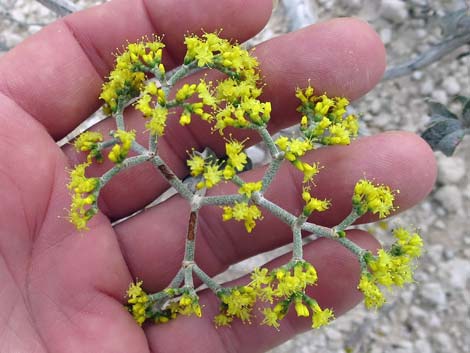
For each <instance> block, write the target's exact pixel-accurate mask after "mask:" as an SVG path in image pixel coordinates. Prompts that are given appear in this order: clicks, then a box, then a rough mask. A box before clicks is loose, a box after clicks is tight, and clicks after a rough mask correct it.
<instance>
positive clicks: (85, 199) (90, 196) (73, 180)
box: [67, 162, 99, 230]
mask: <svg viewBox="0 0 470 353" xmlns="http://www.w3.org/2000/svg"><path fill="white" fill-rule="evenodd" d="M90 164H91V162H86V163H82V164H78V165H77V166H75V168H74V169H73V170H71V171H70V182H69V184H68V185H67V187H68V189H69V190H71V191H72V192H73V194H72V203H71V205H70V211H69V220H70V222H71V223H72V224H74V225H75V227H76V228H77V229H78V230H84V229H87V221H88V220H90V219H91V218H92V217H93V216H94V215H95V214H96V213H97V212H98V208H97V205H96V201H97V200H96V197H97V195H95V193H94V192H95V191H96V190H97V188H98V186H99V180H98V178H87V177H86V176H85V170H86V168H87V167H89V166H90Z"/></svg>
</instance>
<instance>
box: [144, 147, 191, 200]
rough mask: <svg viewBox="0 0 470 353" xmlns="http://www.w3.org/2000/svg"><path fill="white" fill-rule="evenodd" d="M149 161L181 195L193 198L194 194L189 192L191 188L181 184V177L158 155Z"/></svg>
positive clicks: (187, 198) (188, 198) (189, 198)
mask: <svg viewBox="0 0 470 353" xmlns="http://www.w3.org/2000/svg"><path fill="white" fill-rule="evenodd" d="M151 162H152V164H153V165H154V166H155V167H156V168H157V169H158V171H159V172H160V174H161V175H162V176H163V177H164V178H165V179H166V180H167V181H168V183H169V184H170V185H171V186H173V187H174V188H175V189H176V190H177V191H178V193H179V194H180V195H181V196H182V197H184V198H185V199H186V200H188V201H191V200H192V199H193V196H194V194H193V193H192V192H191V190H189V188H188V187H187V186H186V185H185V184H183V182H182V181H181V179H179V178H178V177H177V176H176V174H175V173H174V172H173V171H172V170H171V169H170V167H168V165H167V164H166V163H165V162H164V161H163V160H162V159H161V158H160V157H159V156H155V157H153V158H152V159H151Z"/></svg>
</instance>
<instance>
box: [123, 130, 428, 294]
mask: <svg viewBox="0 0 470 353" xmlns="http://www.w3.org/2000/svg"><path fill="white" fill-rule="evenodd" d="M410 151H413V153H412V154H411V153H410ZM308 159H309V160H310V161H312V160H314V161H318V162H319V163H320V164H321V165H322V166H324V168H323V169H322V170H321V172H320V174H319V175H318V178H317V179H316V181H315V182H316V187H315V188H314V189H313V190H312V193H313V195H314V196H317V197H321V198H323V197H324V198H328V199H331V203H332V207H331V210H329V211H327V212H322V213H318V215H317V216H316V217H313V218H312V221H314V222H315V223H317V224H322V225H328V226H334V225H337V224H339V223H340V222H341V221H342V220H343V219H344V218H345V216H346V215H347V214H348V213H349V212H350V211H351V208H352V203H351V197H352V193H353V189H354V185H355V183H356V182H357V181H358V180H359V179H360V178H362V177H363V176H364V174H365V175H366V176H367V177H368V178H370V179H375V181H376V182H377V183H384V184H387V185H390V186H391V187H392V188H393V189H400V190H401V192H400V193H399V194H398V195H397V200H396V205H397V206H398V207H399V211H403V210H406V209H407V208H409V207H411V206H412V205H414V204H416V203H417V202H419V201H420V200H422V199H423V198H424V197H425V196H426V195H427V194H428V193H429V192H430V190H431V188H432V185H433V184H434V180H435V176H436V168H435V162H434V157H433V153H432V151H431V150H430V149H429V147H428V145H427V144H426V143H425V142H424V141H422V140H421V139H420V138H419V137H417V136H416V135H413V134H410V133H386V134H381V135H377V136H372V137H367V138H363V139H360V140H358V141H356V142H354V143H353V144H351V145H350V146H348V147H332V148H325V149H320V150H318V151H314V153H312V154H311V155H310V156H309V158H308ZM242 177H243V178H244V179H245V180H251V181H254V180H260V178H261V177H262V170H255V171H251V172H248V173H245V174H243V175H242ZM301 183H302V175H301V173H297V172H296V171H295V170H293V169H292V168H291V166H290V165H286V166H285V167H284V168H283V169H281V171H280V172H279V175H278V177H277V178H276V179H275V182H274V183H273V184H272V185H271V186H270V188H269V189H268V190H267V193H266V198H267V199H269V200H271V201H272V202H274V203H276V204H278V205H280V206H281V207H282V208H284V209H287V210H288V211H290V212H291V213H292V214H294V215H299V214H300V213H301V212H302V209H303V206H304V202H303V200H302V198H301V197H300V195H301V188H300V185H301ZM226 192H236V189H235V188H234V187H232V186H230V185H222V186H221V187H219V188H218V189H216V190H214V193H215V194H224V193H226ZM189 211H190V210H189V205H188V203H187V201H185V200H183V199H181V198H179V197H174V198H172V199H170V200H168V201H167V202H166V203H163V204H161V205H159V206H157V207H154V208H152V209H150V210H148V211H146V212H144V213H142V214H140V215H138V216H136V217H133V218H131V219H129V220H127V221H125V222H123V223H120V224H118V225H117V226H116V227H115V230H116V232H117V234H118V239H119V242H120V244H121V249H122V251H123V255H124V257H125V259H126V262H127V264H128V266H129V269H130V271H131V273H132V274H133V275H134V276H135V277H138V278H142V279H144V280H145V281H146V285H147V286H148V287H149V288H151V289H152V290H155V291H156V290H159V289H161V288H163V287H164V286H166V285H167V284H168V282H169V281H171V279H172V276H173V275H174V273H175V272H176V271H177V270H178V268H179V267H180V266H181V261H182V259H183V254H184V239H185V235H186V229H187V223H186V222H187V221H186V220H187V219H188V217H189ZM262 213H263V216H264V219H263V220H262V221H258V222H257V225H256V227H255V228H254V230H253V233H252V234H251V235H250V236H248V234H247V233H246V230H245V228H244V225H243V223H242V222H236V221H228V222H223V221H222V216H221V215H222V210H221V209H220V207H216V206H212V207H204V208H203V209H202V210H201V212H200V217H199V223H198V224H199V227H198V235H197V237H198V238H197V241H196V248H197V250H196V260H197V262H198V264H199V265H200V266H201V267H203V268H204V269H205V271H207V272H208V273H210V274H211V275H214V274H216V273H219V272H222V271H224V270H225V269H226V268H227V267H228V266H229V265H231V264H233V263H236V262H238V261H240V260H243V259H245V258H248V257H250V256H253V255H255V254H258V253H260V252H264V251H267V250H271V249H274V248H277V247H279V246H281V245H284V244H287V243H289V242H291V241H292V231H291V229H290V227H289V226H287V225H286V224H284V223H282V222H281V221H280V220H278V219H277V218H276V217H274V216H273V215H271V214H270V213H269V212H268V211H266V210H264V209H263V210H262ZM371 219H372V217H369V219H368V220H371ZM364 221H367V219H364ZM155 259H159V263H160V264H162V265H160V268H159V271H157V272H156V271H155V270H154V266H153V265H152V264H153V263H154V262H155V261H156V260H155Z"/></svg>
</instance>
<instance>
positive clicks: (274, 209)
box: [252, 193, 297, 227]
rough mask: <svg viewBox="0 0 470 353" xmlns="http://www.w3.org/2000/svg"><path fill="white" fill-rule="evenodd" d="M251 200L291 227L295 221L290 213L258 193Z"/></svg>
mask: <svg viewBox="0 0 470 353" xmlns="http://www.w3.org/2000/svg"><path fill="white" fill-rule="evenodd" d="M252 199H253V201H254V202H255V203H256V204H257V205H259V206H261V207H263V208H265V209H267V210H268V211H269V212H270V213H272V214H273V215H274V216H276V217H277V218H279V219H280V220H281V221H283V222H284V223H287V224H288V225H289V226H291V227H292V225H293V224H294V222H295V221H296V219H297V217H295V216H294V215H293V214H292V213H290V212H288V211H286V210H285V209H283V208H281V207H279V206H278V205H276V204H275V203H273V202H271V201H269V200H267V199H266V198H265V197H264V196H263V195H261V194H260V193H253V196H252Z"/></svg>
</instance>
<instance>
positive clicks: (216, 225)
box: [0, 0, 435, 353]
mask: <svg viewBox="0 0 470 353" xmlns="http://www.w3.org/2000/svg"><path fill="white" fill-rule="evenodd" d="M270 5H271V1H269V0H264V1H231V2H220V1H211V0H204V1H203V0H200V1H198V2H195V1H192V2H187V1H174V0H173V1H160V2H158V5H157V4H156V2H151V1H145V0H142V1H125V0H115V1H112V2H110V3H108V4H106V5H103V6H99V7H95V8H92V9H90V10H87V11H83V12H81V13H77V14H74V15H71V16H69V17H67V18H65V19H62V20H59V21H58V22H56V23H54V24H52V25H50V26H49V27H47V28H46V29H44V30H43V31H41V32H40V33H38V34H37V35H35V36H34V37H32V38H30V39H28V40H27V41H25V42H24V43H23V44H21V45H20V46H18V47H17V48H15V49H14V50H12V51H11V52H10V53H8V54H6V55H5V56H4V57H3V58H1V60H0V77H1V81H0V92H1V94H0V100H1V104H0V125H1V130H0V131H2V132H3V138H2V139H1V140H0V141H1V142H0V149H1V151H2V154H1V155H2V157H1V164H0V170H1V173H0V180H1V182H0V188H1V189H0V190H1V195H2V196H3V200H2V203H1V205H0V208H1V212H0V215H1V216H0V229H1V231H0V250H1V253H0V254H1V259H2V262H1V263H0V274H1V277H0V278H1V283H2V288H1V291H0V293H1V299H2V300H1V301H0V303H1V304H0V309H1V312H2V313H3V314H2V318H1V320H0V332H2V339H1V341H0V342H1V343H0V347H1V349H0V351H1V352H15V353H17V352H28V353H29V352H50V353H52V352H67V353H69V352H70V353H73V352H86V353H90V352H100V353H101V352H103V353H104V352H112V353H117V352H126V353H129V352H136V353H141V352H142V353H144V352H149V351H159V352H162V353H169V352H181V351H182V352H241V351H243V352H260V351H264V350H266V349H268V348H269V347H272V346H274V345H276V344H279V343H281V342H282V341H284V340H286V339H288V338H290V337H292V336H293V335H294V334H295V333H298V332H300V331H302V330H305V329H307V328H308V327H309V326H310V323H309V322H308V323H307V322H303V321H301V320H297V319H295V318H293V319H292V320H291V319H290V317H289V316H287V317H286V318H285V319H284V320H283V322H282V326H281V330H280V332H276V331H274V330H273V329H272V328H269V327H264V326H259V325H258V322H256V319H255V320H254V322H253V324H252V325H241V324H239V323H233V324H232V328H231V329H226V328H221V329H218V330H216V329H215V328H214V326H213V324H212V318H213V316H214V315H215V314H216V312H217V302H216V299H215V298H214V297H213V296H212V295H211V294H209V293H201V295H200V298H201V304H203V305H205V307H204V308H203V311H204V314H203V318H201V319H198V318H194V317H189V318H186V317H182V318H179V319H178V320H175V321H172V322H170V323H169V324H166V325H158V326H146V327H144V329H142V328H140V327H139V326H137V325H136V324H135V322H134V320H133V318H132V316H131V315H129V313H128V312H127V311H126V310H125V309H124V308H123V306H122V303H123V302H124V294H125V291H126V289H127V287H128V285H129V283H130V282H131V281H132V280H133V279H134V278H136V277H138V278H139V279H143V280H144V282H145V285H146V289H147V290H148V291H149V292H152V291H158V290H161V289H162V288H164V287H165V286H166V285H167V284H168V281H169V280H170V279H171V278H172V276H173V275H174V273H175V272H176V270H177V269H178V268H179V267H180V264H181V258H182V253H183V251H184V241H183V239H182V237H180V234H184V233H185V227H186V224H185V223H184V222H178V218H179V217H180V215H181V214H183V213H184V214H186V213H187V211H188V209H187V204H186V202H184V201H183V200H182V199H180V198H178V197H175V198H172V199H171V200H170V201H168V202H167V203H165V204H162V205H159V206H157V207H155V208H153V209H151V210H150V211H148V212H145V213H143V214H141V215H139V216H137V217H134V218H132V219H130V220H128V221H125V222H123V223H121V224H119V225H118V226H116V227H115V228H112V227H111V224H110V220H115V219H118V218H121V217H123V216H126V215H129V214H131V213H133V212H134V211H135V210H137V209H140V208H141V207H143V206H144V205H145V204H147V203H148V202H149V201H151V200H153V199H154V198H155V197H156V196H158V195H159V194H160V193H161V192H162V191H164V190H165V189H166V187H167V183H166V182H164V180H163V179H162V178H160V177H159V176H158V174H157V173H156V172H155V171H154V170H153V169H152V167H151V166H141V167H138V168H135V169H131V170H129V171H127V172H125V173H123V174H121V175H119V176H117V177H116V179H115V180H113V181H112V182H111V183H110V184H109V185H107V187H106V188H105V189H104V190H103V193H102V200H101V210H103V213H102V214H101V213H100V214H98V215H97V216H95V218H94V219H93V221H92V222H90V231H89V232H88V233H86V234H77V232H76V230H75V229H74V227H73V226H72V225H71V224H69V223H68V222H67V220H66V219H65V218H64V217H60V216H63V215H64V214H65V213H66V212H65V209H66V208H67V207H68V205H69V203H70V196H69V194H68V191H67V189H66V188H65V185H66V184H67V181H68V175H67V172H66V168H70V167H71V166H72V165H74V164H75V163H77V162H78V161H77V156H76V154H75V152H74V151H72V150H71V149H70V148H68V147H66V148H64V149H62V150H61V149H60V148H58V147H57V145H56V144H55V142H54V141H55V140H58V139H60V138H61V137H63V136H65V135H66V134H67V133H68V132H70V131H71V130H73V128H74V127H76V126H77V125H78V124H79V123H80V122H81V121H82V120H84V119H85V118H86V117H88V116H89V115H90V114H91V113H92V112H93V111H94V110H96V108H97V107H98V106H99V102H98V100H97V98H96V97H97V96H98V95H99V91H100V87H101V84H102V78H103V77H104V76H106V75H107V73H108V71H109V70H110V68H111V66H112V62H113V56H112V55H111V53H112V52H113V51H115V48H116V47H120V46H121V45H122V43H123V42H124V41H125V40H127V39H128V40H131V41H132V40H134V39H136V38H139V37H141V36H142V35H145V34H151V33H159V34H162V33H164V34H165V42H166V43H167V44H168V45H169V48H168V49H169V53H170V55H171V57H172V59H173V60H174V63H173V64H172V63H170V62H167V63H166V66H167V67H169V68H171V66H172V65H173V66H174V65H177V64H178V63H179V62H181V59H182V56H183V55H184V47H183V45H182V38H183V35H184V34H185V33H186V32H187V31H189V32H193V31H194V32H198V31H199V30H200V28H204V29H205V30H206V31H212V30H216V29H219V28H223V29H224V31H223V33H222V34H223V36H225V37H227V38H237V39H238V40H239V41H244V40H246V39H248V38H249V37H250V36H252V35H253V34H255V33H256V32H257V31H258V30H260V29H261V28H262V27H263V25H264V24H265V22H266V21H267V19H268V17H269V15H270V11H271V8H270ZM256 56H257V57H258V59H259V60H260V62H261V71H262V74H263V75H264V76H265V80H266V82H267V86H266V87H265V89H264V92H265V94H264V97H265V99H266V100H270V101H271V102H272V103H273V115H272V120H271V126H272V129H273V130H278V129H280V128H282V127H285V126H287V125H289V124H291V123H293V122H294V117H295V114H293V113H294V111H295V106H296V101H295V98H294V95H293V92H294V89H295V87H296V86H298V85H303V84H305V83H306V81H307V79H308V78H310V79H311V84H312V86H314V87H315V88H316V90H317V91H320V92H322V91H327V92H328V93H329V94H330V95H344V96H347V97H348V98H351V99H355V98H358V97H360V96H361V95H363V94H364V93H366V92H367V91H368V90H370V89H371V88H372V87H373V86H374V85H375V84H376V83H377V81H378V80H379V79H380V77H381V75H382V73H383V69H384V61H385V60H384V50H383V47H382V45H381V43H380V41H379V40H378V38H377V36H376V35H375V34H374V33H373V32H372V31H371V30H370V28H369V27H368V26H367V25H365V24H363V23H361V22H359V21H357V20H351V19H341V20H334V21H330V22H327V23H322V24H317V25H314V26H312V27H309V28H307V29H305V30H302V31H300V32H297V33H292V34H288V35H285V36H282V37H280V38H277V39H274V40H272V41H269V42H267V43H265V44H262V45H260V46H259V47H258V48H257V49H256ZM127 121H128V122H129V124H130V126H131V127H133V128H135V129H136V130H137V131H143V130H144V128H143V126H142V123H141V120H140V119H139V117H138V116H133V115H130V116H129V117H128V120H127ZM111 124H112V123H111V122H106V121H105V122H103V123H101V124H100V125H99V126H98V127H97V129H99V130H101V131H107V130H108V129H109V128H110V127H111V126H112V125H111ZM177 125H178V124H177V123H176V124H172V123H170V124H169V128H168V130H167V135H166V137H167V139H166V140H163V141H162V142H161V145H160V146H159V148H160V150H161V154H162V156H163V157H165V160H167V161H169V163H170V165H171V167H172V168H173V170H175V171H176V172H177V174H178V175H179V176H184V175H185V174H187V170H186V168H185V165H184V159H185V157H186V149H187V148H188V147H195V148H198V147H204V146H206V145H211V146H212V145H213V142H214V144H215V148H217V143H218V142H217V141H219V140H218V139H216V138H215V137H214V141H211V140H212V138H210V137H209V138H208V139H207V140H205V141H198V140H197V137H198V136H201V135H202V129H205V127H203V125H198V124H197V123H195V124H191V126H190V129H191V130H189V129H188V128H186V129H185V130H182V129H181V128H179V127H178V126H177ZM187 131H191V132H190V133H188V132H187ZM183 134H185V135H183ZM202 136H204V135H202ZM142 139H145V137H142ZM175 140H176V141H178V144H175V143H171V142H172V141H175ZM216 140H217V141H216ZM180 141H185V144H179V142H180ZM251 141H254V139H252V140H251ZM220 147H221V145H220V142H219V148H220ZM309 158H310V161H318V162H320V164H321V165H323V166H324V167H325V168H324V170H322V172H321V173H320V174H319V175H318V177H317V178H316V180H315V181H316V184H317V187H316V189H315V190H316V195H318V197H329V198H330V197H332V205H333V207H332V208H331V210H329V211H327V212H325V213H322V214H321V215H320V216H317V217H316V218H315V222H316V223H319V224H325V225H333V224H336V223H337V222H338V221H339V220H341V219H342V218H344V216H345V215H346V214H347V213H348V212H349V208H350V200H351V193H352V190H353V186H354V184H355V182H356V181H357V180H358V179H360V178H361V177H362V176H363V174H364V173H366V175H367V176H368V177H369V178H375V179H377V180H379V181H380V182H382V183H385V184H387V185H390V186H391V187H392V188H394V189H400V191H401V193H400V194H399V195H398V197H397V204H398V205H399V206H400V210H404V209H406V208H408V207H410V206H412V205H413V204H415V203H417V202H418V201H420V200H421V199H422V198H423V197H424V196H425V195H426V194H427V193H428V192H429V190H430V188H431V186H432V184H433V182H434V178H435V166H434V159H433V155H432V153H431V151H430V150H429V148H428V147H427V145H426V144H425V143H424V142H422V141H421V140H420V139H419V138H418V137H416V136H414V135H412V134H407V133H387V134H381V135H377V136H373V137H367V138H362V139H359V140H357V141H355V142H354V143H352V144H351V145H350V146H349V147H328V148H324V149H321V150H317V151H314V152H313V153H312V154H311V155H310V156H309ZM102 168H105V167H102ZM250 173H252V174H253V175H256V176H257V177H259V176H260V175H261V172H260V171H259V170H255V171H252V172H250ZM248 178H249V177H248ZM296 179H297V177H296V176H293V175H291V174H289V170H288V169H287V168H286V169H284V170H282V172H281V174H280V178H279V179H278V181H276V182H275V183H274V184H273V185H272V187H271V189H270V191H269V193H268V195H269V197H270V198H271V199H273V200H282V202H283V204H284V205H286V207H287V208H290V209H295V210H300V209H301V208H302V205H301V202H300V201H299V200H297V198H296V197H291V196H290V195H297V194H298V193H297V192H296V191H295V187H296V185H298V184H299V183H298V180H296ZM289 190H293V191H292V192H289ZM332 195H333V196H332ZM216 213H217V215H216V216H214V215H215V214H216ZM219 213H220V211H219V210H217V209H205V210H204V212H202V213H201V217H200V220H201V222H200V236H199V243H198V254H197V256H196V259H197V261H198V263H199V265H200V266H201V267H202V268H203V269H204V270H205V271H206V272H208V273H209V274H211V275H214V274H216V273H219V272H222V271H224V270H225V269H226V268H227V267H228V266H229V265H230V264H232V263H235V262H238V261H240V260H242V259H244V258H247V257H249V256H252V255H254V254H256V253H259V252H262V251H267V250H270V249H273V248H276V247H278V246H280V245H283V244H285V243H287V242H289V241H290V236H291V233H290V231H289V229H288V228H287V227H285V226H283V225H282V224H281V223H280V222H278V221H277V220H276V219H274V218H272V217H270V216H269V215H265V219H264V220H263V222H259V225H258V226H257V227H256V228H255V230H254V231H253V235H252V236H250V237H248V236H246V235H245V231H244V229H243V225H241V224H233V223H222V222H221V219H220V214H219ZM362 220H364V221H368V220H372V218H369V219H366V218H363V219H362ZM335 222H336V223H335ZM348 237H349V238H350V239H352V240H353V241H355V242H357V243H358V244H360V245H361V246H363V247H366V248H369V249H374V248H376V247H377V246H378V245H377V242H376V241H375V240H374V239H373V238H372V237H371V236H370V235H368V234H367V233H364V232H360V231H351V232H349V233H348ZM305 255H306V258H307V259H308V260H309V261H310V262H311V263H312V264H313V265H314V266H315V267H316V269H317V271H318V275H319V282H318V285H317V286H316V287H315V288H314V290H313V296H314V297H315V298H316V299H317V300H318V302H319V303H320V304H321V305H322V306H325V307H331V308H333V309H334V312H335V315H336V316H339V315H341V314H342V313H344V312H345V311H347V310H348V309H350V308H352V307H353V306H354V305H356V304H357V303H358V302H359V301H360V300H361V295H360V293H359V292H358V291H357V289H356V286H357V282H358V278H359V265H358V264H357V260H356V258H355V257H354V256H352V255H350V254H349V253H348V252H347V251H346V250H345V249H343V248H342V247H340V246H338V245H337V244H336V243H334V242H331V241H328V240H324V239H323V240H317V241H314V242H312V243H311V244H309V245H308V246H307V247H306V248H305ZM281 262H285V259H277V260H275V262H274V264H271V265H275V264H276V263H278V264H279V263H281ZM271 265H270V266H271ZM241 281H243V279H242V280H241ZM307 325H308V326H307Z"/></svg>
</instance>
